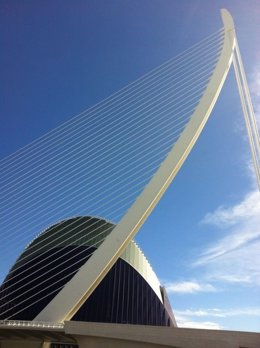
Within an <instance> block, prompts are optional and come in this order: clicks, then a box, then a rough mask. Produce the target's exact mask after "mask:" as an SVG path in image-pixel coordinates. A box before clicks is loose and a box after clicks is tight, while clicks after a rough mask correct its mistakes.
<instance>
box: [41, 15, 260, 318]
mask: <svg viewBox="0 0 260 348" xmlns="http://www.w3.org/2000/svg"><path fill="white" fill-rule="evenodd" d="M221 15H222V20H223V23H224V33H225V34H224V42H223V46H222V51H221V53H220V56H219V59H218V62H217V64H216V66H215V69H214V71H213V73H212V76H211V78H210V80H209V82H208V85H207V87H206V89H205V91H204V94H203V96H202V97H201V99H200V102H199V104H198V105H197V107H196V108H195V110H194V112H193V115H192V117H191V118H190V120H189V122H188V123H187V125H186V127H185V129H184V131H183V132H182V134H181V136H180V137H179V139H178V141H177V142H176V143H175V144H174V146H173V147H172V149H171V151H170V152H169V153H168V155H167V157H166V158H165V160H164V161H163V163H162V164H161V165H160V167H159V169H158V170H157V172H156V173H155V174H154V176H153V177H152V179H151V180H150V182H149V183H148V184H147V185H146V187H145V189H144V190H143V191H142V193H141V194H140V195H139V197H138V198H137V199H136V201H135V202H134V204H133V205H132V206H131V208H130V209H129V210H128V211H127V212H126V214H125V215H124V217H123V218H122V219H121V220H120V222H119V223H118V224H117V226H116V227H115V228H114V229H113V231H112V232H111V233H110V235H109V236H108V237H106V239H105V240H104V242H103V243H102V244H101V245H100V246H99V248H98V249H97V250H96V251H95V253H94V254H93V255H92V257H91V258H90V259H89V260H88V261H87V262H86V263H85V264H84V266H82V267H81V268H80V269H79V270H78V272H77V273H76V274H75V275H74V276H73V277H72V279H71V280H70V281H69V282H68V283H67V284H66V285H65V286H64V288H63V289H62V290H61V291H60V292H59V293H58V294H57V295H56V296H55V297H54V299H53V300H52V301H51V302H50V303H49V304H48V305H47V306H46V307H45V308H44V309H43V310H42V312H40V313H39V314H38V315H37V317H36V318H35V319H34V320H36V321H48V322H63V321H65V320H70V319H71V318H72V317H73V315H74V314H75V313H76V312H77V310H78V309H79V308H80V307H81V305H82V304H83V303H84V301H85V300H86V299H87V298H88V297H89V296H90V295H91V293H92V292H93V291H94V290H95V288H96V287H97V286H98V284H99V283H100V282H101V280H102V279H103V278H104V276H105V275H106V274H107V273H108V271H109V270H110V269H111V267H112V266H113V264H114V263H115V262H116V260H117V259H118V258H119V257H120V255H121V254H122V252H123V251H124V249H125V248H126V246H127V245H128V243H129V242H130V240H132V239H133V237H134V236H135V234H136V233H137V231H138V230H139V229H140V227H141V226H142V224H143V223H144V221H145V220H146V218H147V217H148V216H149V214H150V213H151V212H152V210H153V208H154V207H155V205H156V204H157V203H158V201H159V200H160V198H161V197H162V195H163V193H164V192H165V190H166V189H167V188H168V186H169V185H170V183H171V181H172V180H173V179H174V177H175V175H176V174H177V172H178V171H179V169H180V168H181V166H182V164H183V162H184V161H185V159H186V158H187V156H188V155H189V153H190V151H191V149H192V147H193V146H194V144H195V142H196V141H197V139H198V137H199V135H200V133H201V131H202V129H203V127H204V126H205V124H206V122H207V120H208V118H209V116H210V113H211V111H212V109H213V107H214V105H215V103H216V100H217V98H218V96H219V94H220V91H221V89H222V86H223V84H224V82H225V79H226V76H227V74H228V71H229V68H230V66H231V63H232V62H233V63H234V68H235V73H236V77H237V82H238V87H239V92H240V98H241V103H242V108H243V113H244V116H245V121H246V126H247V131H248V135H249V141H250V147H251V151H252V156H253V161H254V165H255V169H256V174H257V180H258V183H259V182H260V171H259V158H260V157H259V155H260V146H259V135H258V131H257V127H256V122H255V118H254V112H253V108H252V103H251V100H250V95H249V91H248V87H247V83H246V78H245V74H244V70H243V66H242V61H241V57H240V54H239V49H238V45H237V40H236V35H235V29H234V23H233V20H232V17H231V16H230V14H229V13H228V11H226V10H222V11H221Z"/></svg>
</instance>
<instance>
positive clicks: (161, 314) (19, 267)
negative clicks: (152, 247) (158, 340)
mask: <svg viewBox="0 0 260 348" xmlns="http://www.w3.org/2000/svg"><path fill="white" fill-rule="evenodd" d="M114 227H115V225H113V224H112V223H110V222H108V221H106V220H103V219H100V218H96V217H75V218H72V219H69V220H65V221H62V222H60V223H57V224H55V225H53V226H51V227H50V228H48V229H47V230H46V231H44V232H43V233H41V234H40V235H39V236H38V237H37V238H35V239H34V240H33V241H32V242H31V243H30V244H29V245H28V246H27V247H26V249H25V250H24V252H23V253H22V254H21V255H20V257H19V258H18V259H17V261H16V262H15V264H14V266H13V267H12V268H11V270H10V272H9V273H8V275H7V277H6V279H5V280H4V282H3V285H2V286H1V287H0V304H1V308H0V319H1V320H4V319H9V320H10V319H12V320H33V319H34V318H35V317H36V316H37V315H38V314H39V313H40V312H41V311H42V310H43V309H44V308H45V307H46V306H47V305H48V304H49V303H50V301H51V300H52V299H53V298H54V297H55V296H56V295H57V294H58V293H59V291H60V290H61V289H62V288H63V287H64V286H65V284H66V283H67V282H69V281H70V279H71V278H72V277H73V276H74V275H75V273H76V272H77V270H78V269H79V268H80V267H81V266H82V265H83V264H85V263H86V262H87V260H88V259H89V258H90V257H91V255H92V254H93V253H94V252H95V250H96V249H97V248H98V247H99V245H100V244H101V243H102V241H103V239H104V238H105V237H106V236H107V235H108V234H109V233H110V232H111V230H112V229H113V228H114ZM71 320H72V321H85V322H102V323H121V324H139V325H155V326H176V322H175V319H174V316H173V313H172V310H171V307H170V305H169V301H168V299H167V295H166V292H165V289H164V288H162V287H161V286H160V283H159V281H158V279H157V277H156V275H155V273H154V271H153V270H152V268H151V266H150V264H149V262H148V261H147V259H146V257H145V256H144V254H143V253H142V251H141V250H140V248H139V247H138V246H137V244H136V243H135V242H134V241H131V242H130V243H129V245H128V246H127V248H126V250H125V252H124V253H123V255H121V257H120V258H119V259H118V260H117V262H116V263H115V264H114V266H113V267H112V268H111V270H110V271H109V272H108V274H107V275H106V276H105V278H104V279H103V280H102V281H101V283H100V284H99V285H98V286H97V288H96V289H95V290H94V291H93V293H92V294H91V295H90V297H89V298H88V299H87V300H86V301H85V302H84V303H83V304H82V305H81V307H80V308H79V309H78V311H77V312H76V313H75V314H74V316H73V317H72V319H71Z"/></svg>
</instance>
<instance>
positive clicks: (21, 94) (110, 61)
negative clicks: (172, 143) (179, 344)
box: [0, 0, 260, 331]
mask: <svg viewBox="0 0 260 348" xmlns="http://www.w3.org/2000/svg"><path fill="white" fill-rule="evenodd" d="M222 7H225V8H227V9H228V10H230V12H231V14H232V15H233V18H234V21H235V24H236V29H237V36H238V40H239V44H240V49H241V53H242V57H243V62H244V65H245V69H246V72H247V76H248V80H249V85H250V87H251V91H252V96H253V98H254V105H255V111H256V114H257V115H258V119H259V118H260V117H259V115H260V101H259V98H260V73H259V68H260V66H259V57H260V48H259V37H260V23H259V17H260V4H259V1H253V0H252V1H251V0H248V1H237V0H236V1H206V0H204V1H173V0H172V1H170V0H169V1H168V0H163V1H159V0H124V1H123V0H118V1H114V0H110V1H99V0H98V1H94V0H92V1H86V0H85V1H75V2H72V1H56V0H55V1H14V0H13V1H3V0H2V1H0V40H1V47H3V48H4V49H3V54H1V56H0V69H1V71H0V76H1V79H2V83H1V86H0V89H1V93H0V96H1V103H0V119H1V123H0V156H1V158H3V157H5V156H7V155H9V154H11V153H12V152H13V151H15V150H17V149H19V148H20V147H21V146H24V145H26V144H27V143H29V142H31V141H32V140H34V139H36V138H37V137H39V136H41V135H42V134H44V133H46V132H47V131H49V130H50V129H52V128H53V127H55V126H58V125H59V124H61V123H62V122H64V121H66V120H68V119H70V118H71V117H72V116H73V115H75V114H78V113H79V112H81V111H82V110H85V109H87V108H88V107H90V106H92V105H93V104H95V103H96V102H98V101H100V100H102V99H103V98H105V97H107V96H109V95H110V94H111V93H113V92H114V91H116V90H118V89H119V88H121V87H123V86H125V85H126V84H128V83H130V82H131V81H133V80H135V79H136V78H138V77H140V76H141V75H143V74H145V73H147V72H148V71H149V70H151V69H152V68H154V67H156V66H157V65H159V64H161V63H163V62H164V61H165V60H167V59H169V58H171V57H172V56H174V55H176V54H178V53H180V52H181V51H183V50H184V49H186V48H188V47H190V46H191V45H192V44H194V43H196V42H197V41H199V40H201V39H203V38H204V37H205V36H207V35H208V34H210V33H213V32H214V31H216V30H217V29H219V28H220V27H221V25H222V23H221V19H220V13H219V10H220V8H222ZM250 161H251V160H250V153H249V146H248V143H247V139H246V132H245V127H244V123H243V118H242V113H241V108H240V103H239V97H238V93H237V89H236V84H235V80H234V74H233V71H232V69H231V71H230V74H229V76H228V79H227V81H226V84H225V86H224V88H223V90H222V92H221V95H220V98H219V100H218V102H217V104H216V107H215V108H214V111H213V113H212V116H211V118H210V120H209V122H208V124H207V125H206V127H205V129H204V131H203V133H202V135H201V137H200V139H199V141H198V142H197V144H196V145H195V147H194V149H193V151H192V153H191V154H190V156H189V158H188V159H187V161H186V162H185V164H184V165H183V167H182V169H181V170H180V172H179V173H178V175H177V177H176V178H175V179H174V182H173V183H172V185H171V187H170V188H169V189H168V191H167V192H166V194H165V196H164V197H163V199H162V200H161V201H160V203H159V204H158V206H157V207H156V209H155V210H154V212H153V213H152V215H151V216H150V217H149V219H148V220H147V222H146V223H145V225H144V226H143V227H142V229H141V230H140V231H139V233H138V235H137V238H136V239H137V241H138V243H139V244H140V246H141V247H142V249H143V251H144V253H145V254H146V255H147V257H148V259H149V261H150V262H151V264H152V266H153V268H154V270H155V271H156V273H157V275H158V277H159V278H160V280H161V282H162V283H163V284H164V285H165V286H166V287H167V288H168V293H169V297H170V299H171V303H172V306H173V309H174V311H175V314H176V318H177V321H178V323H179V325H180V326H188V327H208V328H224V329H231V330H233V329H234V330H248V331H259V328H260V325H259V323H260V296H259V295H260V290H259V286H260V259H259V252H260V246H259V244H260V240H259V233H260V232H259V223H260V218H259V216H260V199H259V193H258V192H257V188H256V182H255V178H254V173H253V172H252V166H251V162H250Z"/></svg>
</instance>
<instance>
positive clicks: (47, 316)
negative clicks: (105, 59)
mask: <svg viewBox="0 0 260 348" xmlns="http://www.w3.org/2000/svg"><path fill="white" fill-rule="evenodd" d="M222 15H223V21H224V27H223V28H221V29H220V30H218V31H217V32H215V33H213V34H211V35H209V36H207V37H206V38H205V39H203V40H202V41H201V42H199V43H197V44H196V45H194V46H193V47H191V48H189V49H188V50H186V51H185V52H183V53H181V54H179V55H178V56H177V57H174V58H173V59H171V60H169V61H167V62H165V63H164V64H163V65H161V66H160V67H158V68H156V69H154V70H153V71H151V72H150V73H148V74H146V75H145V76H143V77H141V78H140V79H138V80H137V81H135V82H133V83H132V84H130V85H128V86H126V87H125V88H123V89H122V90H120V91H119V92H117V93H115V94H113V95H112V96H110V97H109V98H107V99H106V100H104V101H102V102H101V103H99V104H97V105H95V106H93V107H92V108H90V109H88V110H87V111H86V112H83V113H82V114H80V115H78V116H76V117H74V118H73V119H72V120H70V121H68V122H67V123H65V124H63V125H61V126H60V127H58V128H56V129H54V130H53V131H51V132H50V133H48V134H46V135H45V136H43V137H42V138H40V139H38V140H36V141H35V142H33V143H31V144H29V145H28V146H26V147H25V148H23V149H21V150H19V151H18V152H17V153H15V154H13V155H11V156H9V157H8V158H5V159H3V160H2V161H1V172H0V177H1V227H0V228H1V230H4V231H8V232H7V233H6V236H5V237H4V238H3V239H2V244H1V257H2V260H6V261H7V263H8V265H7V266H8V268H10V267H12V265H13V263H14V262H15V260H16V258H17V257H18V256H19V255H20V254H21V253H22V252H23V250H24V248H25V247H26V246H27V249H26V253H25V254H22V255H21V257H20V258H19V259H18V261H17V263H16V267H15V269H11V273H10V272H9V278H8V279H6V280H5V281H4V285H3V288H2V289H1V291H2V294H4V296H3V297H2V301H3V302H2V303H1V308H2V311H1V315H2V316H3V317H4V318H5V319H12V318H13V317H14V316H16V315H19V312H22V311H23V310H24V309H25V307H28V306H33V305H34V304H35V303H37V302H40V301H41V298H42V294H43V292H44V291H46V290H48V287H49V286H50V285H49V284H47V283H46V282H42V283H41V282H39V283H38V284H37V285H36V286H35V285H34V286H32V288H31V292H30V294H28V298H29V299H28V298H27V299H26V300H23V301H20V297H19V296H20V294H19V291H20V290H21V289H22V286H23V282H22V279H23V274H21V273H20V274H19V269H21V270H22V266H24V265H26V264H28V265H29V259H30V258H31V257H33V255H34V254H35V253H36V252H39V250H41V249H43V250H44V248H46V246H48V249H49V250H52V248H53V250H54V246H53V240H49V239H48V236H47V234H46V238H42V239H41V240H39V241H38V242H37V243H38V244H34V245H32V244H30V243H31V241H32V240H33V239H34V238H35V237H36V236H37V235H38V234H39V233H40V232H42V231H43V230H45V229H46V228H48V227H49V226H51V225H53V224H62V221H63V220H66V219H68V218H70V217H73V216H78V217H81V216H86V215H87V216H92V217H96V216H100V217H102V218H104V219H106V220H107V221H112V222H114V223H116V224H117V226H116V227H115V228H114V229H113V231H112V232H111V233H110V234H109V235H108V236H106V237H105V238H104V242H103V243H102V244H100V240H98V241H97V244H98V245H99V248H98V249H97V250H96V252H95V253H93V255H92V257H91V258H90V259H89V260H88V261H87V262H86V264H85V265H84V266H82V267H80V268H79V270H78V272H75V270H74V271H73V274H72V275H73V278H72V279H71V281H70V282H68V283H67V285H66V286H61V287H60V288H59V286H58V285H57V287H56V288H55V292H56V293H57V294H56V296H55V297H54V298H53V300H52V302H50V304H49V305H48V306H47V307H45V308H44V310H43V311H41V312H40V313H39V314H38V315H37V317H35V320H43V321H52V322H60V321H64V320H65V319H70V318H71V317H72V316H73V314H74V313H75V311H76V310H77V308H78V307H79V306H80V305H81V303H82V302H83V301H84V300H85V299H86V298H87V296H89V295H90V294H91V292H92V291H93V290H94V289H95V288H96V286H97V285H98V283H99V282H100V281H101V279H102V278H103V277H104V275H105V274H106V273H107V272H108V270H109V269H110V268H111V266H112V265H113V263H114V262H115V261H116V260H117V258H118V257H119V256H120V255H121V253H122V252H123V250H124V249H125V248H126V246H127V245H128V243H129V242H130V240H131V239H132V238H133V237H134V235H135V233H136V232H137V231H138V229H139V228H140V226H141V225H142V223H143V222H144V221H145V219H146V218H147V216H148V215H149V214H150V213H151V211H152V209H153V208H154V206H155V205H156V203H157V202H158V200H159V199H160V197H161V196H162V194H163V193H164V191H165V190H166V189H167V187H168V185H169V184H170V182H171V181H172V180H173V178H174V176H175V175H176V173H177V172H178V170H179V168H180V167H181V165H182V163H183V162H184V160H185V159H186V157H187V156H188V155H189V153H190V151H191V149H192V147H193V145H194V144H195V142H196V140H197V138H198V137H199V135H200V132H201V131H202V129H203V127H204V125H205V123H206V122H207V119H208V117H209V115H210V112H211V110H212V108H213V107H214V104H215V102H216V100H217V97H218V95H219V93H220V91H221V88H222V86H223V84H224V81H225V78H226V76H227V74H228V71H229V68H230V65H231V64H232V63H233V64H234V68H235V72H236V77H237V81H238V88H239V92H240V97H241V104H242V107H243V112H244V115H245V120H246V126H247V130H248V134H249V140H250V147H251V151H252V155H253V160H254V165H255V169H256V174H257V178H258V182H259V154H260V152H259V151H260V147H259V136H258V131H257V127H256V123H255V118H254V114H253V109H252V104H251V100H250V95H249V92H248V88H247V83H246V79H245V74H244V70H243V66H242V60H241V57H240V53H239V48H238V44H237V40H236V36H235V31H234V25H233V22H232V19H231V18H230V16H229V14H228V13H227V12H226V11H223V12H222ZM79 219H80V218H79ZM79 221H80V220H79ZM82 223H83V219H82ZM104 225H106V223H104ZM70 228H71V230H72V231H73V230H75V235H74V238H76V239H77V241H78V242H79V243H80V242H81V238H82V236H81V235H80V233H79V232H76V227H75V225H73V222H72V223H71V226H70ZM92 228H93V232H95V231H96V230H97V229H98V226H97V225H96V220H95V218H93V223H92ZM77 233H78V234H77ZM95 237H96V235H95ZM95 237H94V236H91V235H90V237H89V238H93V239H94V238H95ZM69 238H70V235H69V234H66V231H65V230H64V234H63V238H60V236H57V238H56V239H55V245H56V246H57V245H59V246H61V247H63V248H65V245H67V244H69V243H70V240H69ZM65 241H66V244H65ZM10 249H11V253H10ZM79 250H80V248H79ZM67 258H68V260H70V258H71V259H72V256H71V255H70V254H68V255H67ZM45 262H46V263H48V264H50V262H51V260H50V259H49V256H48V255H47V254H46V257H45ZM19 267H20V268H19ZM17 270H18V274H17V273H15V275H14V276H13V277H12V272H13V273H14V271H16V272H17ZM86 275H87V276H86ZM37 276H38V275H37ZM60 276H61V277H62V273H61V274H60ZM35 277H36V275H35ZM57 277H58V276H57V275H53V276H52V279H51V281H52V285H53V284H55V283H57V284H58V280H59V278H57ZM86 278H87V279H88V282H87V283H86V282H85V279H86ZM82 279H84V282H83V281H82ZM49 280H50V279H49ZM10 284H11V285H10ZM8 291H9V292H8ZM28 301H29V302H28Z"/></svg>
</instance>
